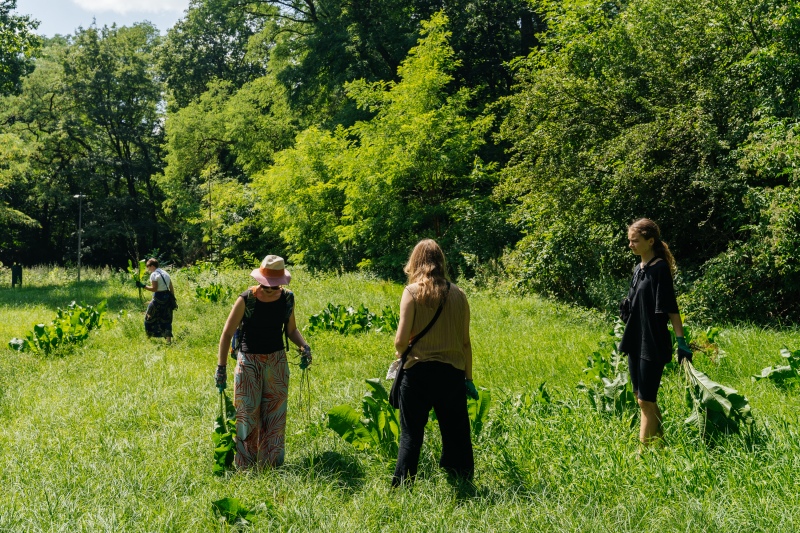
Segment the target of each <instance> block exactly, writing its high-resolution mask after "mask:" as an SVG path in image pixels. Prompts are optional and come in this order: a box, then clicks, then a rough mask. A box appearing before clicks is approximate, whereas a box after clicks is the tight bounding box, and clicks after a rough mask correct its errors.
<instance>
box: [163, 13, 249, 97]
mask: <svg viewBox="0 0 800 533" xmlns="http://www.w3.org/2000/svg"><path fill="white" fill-rule="evenodd" d="M242 7H243V6H242V4H241V3H239V2H236V1H233V0H192V1H191V2H189V6H188V9H186V11H185V13H184V16H183V17H182V18H181V19H180V20H179V21H178V22H177V23H176V24H175V25H174V26H173V27H172V28H170V29H169V31H167V35H166V37H165V38H164V40H163V42H162V43H161V44H160V45H159V48H158V50H157V53H156V64H157V67H158V70H159V73H160V74H161V76H162V77H163V78H164V80H165V81H166V84H167V86H168V87H169V94H170V96H171V102H170V108H174V109H175V110H177V109H180V108H183V107H186V106H187V105H189V103H190V102H192V101H194V100H196V99H197V98H198V97H199V96H200V95H201V94H203V93H204V92H205V91H206V89H207V87H208V85H209V84H210V83H213V82H214V81H217V80H224V81H227V82H230V83H232V84H233V85H234V86H235V87H237V88H238V87H241V86H242V85H244V84H245V83H247V82H249V81H252V80H253V79H255V78H257V77H258V76H261V75H263V74H264V73H265V69H264V65H263V64H259V62H258V61H257V60H254V58H249V57H248V56H247V48H248V47H247V44H248V41H249V40H250V38H251V37H253V36H254V35H256V34H258V33H259V32H260V31H262V30H263V28H264V23H265V21H264V17H263V16H258V14H257V13H253V12H252V11H251V10H249V9H242Z"/></svg>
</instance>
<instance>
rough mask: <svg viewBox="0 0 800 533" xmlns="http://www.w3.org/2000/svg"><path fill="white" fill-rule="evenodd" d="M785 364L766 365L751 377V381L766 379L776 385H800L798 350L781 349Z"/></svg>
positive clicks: (799, 354)
mask: <svg viewBox="0 0 800 533" xmlns="http://www.w3.org/2000/svg"><path fill="white" fill-rule="evenodd" d="M781 357H783V359H784V360H785V361H786V364H785V365H777V366H768V367H766V368H764V369H763V370H762V371H761V374H757V375H755V376H753V377H752V379H753V381H758V380H761V379H768V380H770V381H772V382H773V383H775V384H777V385H784V386H786V385H800V350H795V351H793V352H792V351H790V350H788V349H787V348H782V349H781Z"/></svg>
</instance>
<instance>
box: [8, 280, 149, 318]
mask: <svg viewBox="0 0 800 533" xmlns="http://www.w3.org/2000/svg"><path fill="white" fill-rule="evenodd" d="M111 283H113V282H111ZM101 300H107V301H108V305H109V308H112V309H132V308H135V309H139V308H142V309H143V304H142V303H141V302H140V300H139V295H138V292H137V291H136V289H135V288H131V289H130V295H129V296H128V295H121V294H119V292H118V291H116V290H114V289H113V288H112V287H110V283H109V282H108V281H98V280H86V281H82V282H81V283H80V284H78V283H75V282H72V283H67V284H52V285H32V286H24V285H23V286H22V288H13V289H12V288H3V289H0V305H9V306H15V305H43V306H45V307H49V308H52V309H53V311H55V309H56V308H57V307H64V306H66V305H69V303H70V302H72V301H75V302H78V303H82V302H84V303H87V304H90V305H94V304H96V303H98V302H99V301H101ZM148 300H149V298H147V299H145V300H144V303H147V301H148Z"/></svg>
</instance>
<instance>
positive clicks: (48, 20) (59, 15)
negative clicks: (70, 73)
mask: <svg viewBox="0 0 800 533" xmlns="http://www.w3.org/2000/svg"><path fill="white" fill-rule="evenodd" d="M188 6H189V0H17V9H16V11H15V13H16V14H18V15H31V16H32V17H33V18H35V19H36V20H38V21H39V22H40V24H39V29H38V30H36V33H38V34H40V35H46V36H48V37H52V36H53V35H55V34H57V33H60V34H62V35H66V34H70V33H74V32H75V30H76V29H77V28H78V26H83V27H84V28H86V27H88V26H91V24H92V20H93V19H94V20H96V21H97V25H98V26H100V27H102V26H103V25H108V26H111V24H113V23H116V24H117V26H129V25H131V24H133V23H134V22H141V21H143V20H149V21H150V22H152V23H153V24H155V25H156V27H157V28H158V29H159V30H160V31H161V33H162V34H163V33H166V31H167V30H168V29H169V28H171V27H172V26H173V25H174V24H175V23H176V22H177V21H178V19H180V18H181V17H182V16H183V12H184V10H185V9H186V8H187V7H188Z"/></svg>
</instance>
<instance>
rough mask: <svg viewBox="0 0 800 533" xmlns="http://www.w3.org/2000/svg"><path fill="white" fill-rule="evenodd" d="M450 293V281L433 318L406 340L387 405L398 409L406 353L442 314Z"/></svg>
mask: <svg viewBox="0 0 800 533" xmlns="http://www.w3.org/2000/svg"><path fill="white" fill-rule="evenodd" d="M449 294H450V282H449V281H448V282H447V291H446V292H445V293H444V298H442V301H441V303H440V304H439V308H438V309H437V310H436V314H435V315H433V318H432V319H431V321H430V322H428V325H427V326H425V329H423V330H422V331H420V332H419V335H417V336H415V337H414V338H413V339H411V340H410V341H409V342H408V348H406V351H404V352H403V355H402V357H400V368H399V369H398V370H397V376H395V378H394V383H392V389H391V390H390V391H389V405H391V406H392V407H394V408H395V409H400V381H402V379H403V372H405V368H404V367H405V366H406V359H407V358H408V354H409V353H410V352H411V349H412V348H413V347H414V344H416V342H417V341H418V340H420V339H421V338H422V337H424V336H425V334H426V333H428V331H430V329H431V328H432V327H433V325H434V324H435V323H436V321H437V320H438V319H439V315H441V314H442V308H443V307H444V303H445V302H446V301H447V296H448V295H449Z"/></svg>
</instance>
